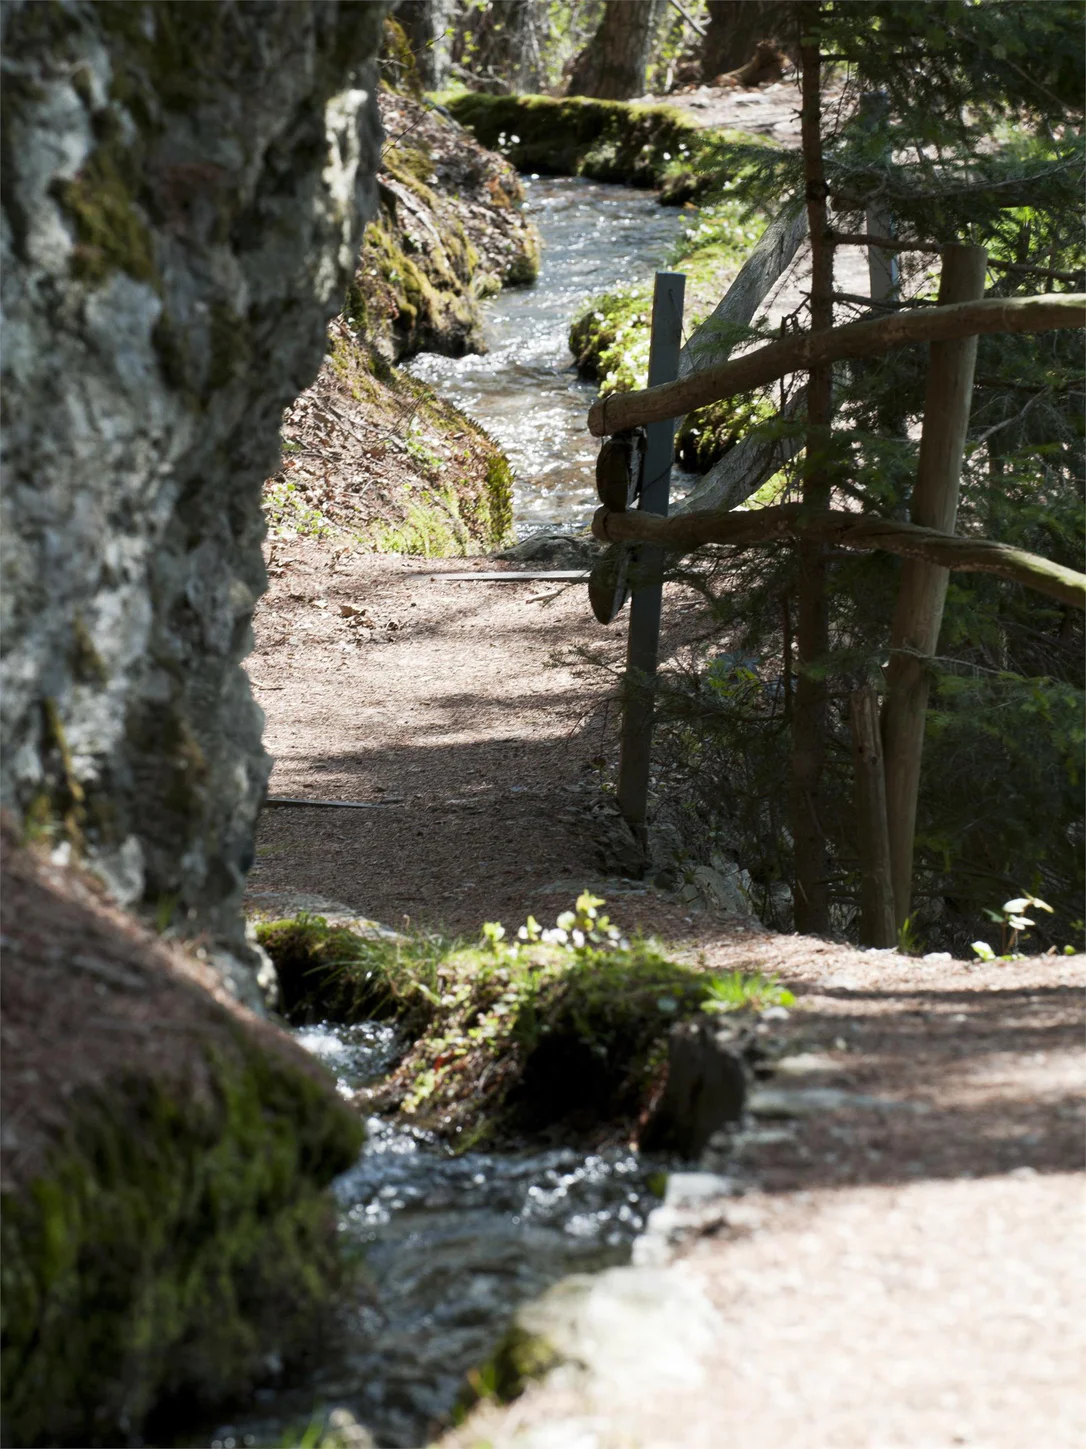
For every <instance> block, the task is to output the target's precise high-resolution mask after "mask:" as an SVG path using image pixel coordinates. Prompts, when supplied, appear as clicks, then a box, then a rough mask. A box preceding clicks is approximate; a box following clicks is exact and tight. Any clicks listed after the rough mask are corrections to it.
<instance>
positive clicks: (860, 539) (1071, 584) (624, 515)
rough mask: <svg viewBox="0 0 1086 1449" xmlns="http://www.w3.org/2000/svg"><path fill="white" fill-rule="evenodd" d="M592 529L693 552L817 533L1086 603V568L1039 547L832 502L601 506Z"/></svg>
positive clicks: (819, 537) (607, 538)
mask: <svg viewBox="0 0 1086 1449" xmlns="http://www.w3.org/2000/svg"><path fill="white" fill-rule="evenodd" d="M592 532H593V533H594V534H595V536H596V537H597V538H599V539H602V540H603V541H604V542H607V543H656V544H659V545H660V546H661V547H662V548H664V549H667V550H669V551H671V552H674V553H688V552H689V551H690V550H691V549H695V548H700V547H701V546H702V545H703V544H707V543H718V544H729V545H731V546H732V547H735V548H751V547H753V546H755V545H757V544H762V543H773V542H774V541H776V540H778V539H782V538H796V539H799V538H805V539H812V540H816V541H818V542H821V543H824V544H835V545H837V546H838V547H839V548H855V549H875V548H877V549H882V550H883V551H884V552H885V553H893V554H898V555H900V556H902V557H904V558H918V559H923V560H925V561H926V562H927V563H933V564H938V565H940V566H941V567H942V568H947V569H954V570H956V571H958V572H960V573H987V574H996V575H997V576H998V577H999V578H1002V579H1006V580H1007V581H1008V582H1010V583H1014V584H1023V585H1024V586H1025V587H1026V588H1029V589H1035V590H1036V591H1037V592H1038V593H1041V594H1047V595H1048V597H1049V598H1052V599H1058V600H1059V602H1060V603H1061V604H1070V605H1071V607H1072V608H1075V609H1083V610H1086V574H1080V573H1076V572H1075V570H1074V569H1069V568H1065V567H1064V566H1063V565H1062V564H1057V563H1052V561H1051V560H1050V559H1046V558H1041V556H1040V555H1039V554H1035V553H1027V552H1026V550H1025V549H1021V548H1013V547H1012V546H1011V545H1010V544H1006V543H996V542H994V541H993V540H992V539H989V538H963V537H961V536H960V535H957V534H950V533H940V532H939V531H938V530H937V529H934V528H921V527H920V526H919V525H917V524H915V523H903V522H899V521H898V520H896V519H886V518H872V517H871V516H870V515H868V514H864V513H845V512H843V511H841V510H836V509H829V508H828V509H805V508H804V507H803V504H802V503H782V504H780V505H779V506H778V507H776V508H757V509H752V510H750V511H749V512H742V513H732V512H727V511H723V510H721V511H717V510H715V509H709V510H706V511H705V512H703V513H682V514H678V515H676V516H675V517H674V518H660V517H657V516H654V515H652V514H649V513H641V512H639V511H632V512H616V511H615V510H614V509H610V508H600V509H597V511H596V516H595V518H594V519H593V520H592Z"/></svg>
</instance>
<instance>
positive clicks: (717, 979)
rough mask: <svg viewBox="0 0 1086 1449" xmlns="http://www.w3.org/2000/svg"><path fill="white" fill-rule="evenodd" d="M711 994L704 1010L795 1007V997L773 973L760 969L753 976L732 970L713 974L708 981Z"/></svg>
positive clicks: (705, 1001) (702, 1005)
mask: <svg viewBox="0 0 1086 1449" xmlns="http://www.w3.org/2000/svg"><path fill="white" fill-rule="evenodd" d="M707 986H708V994H707V996H706V998H705V1000H704V1001H703V1002H702V1003H701V1009H702V1011H708V1012H723V1011H742V1010H743V1009H744V1008H745V1007H750V1008H751V1009H753V1010H754V1011H765V1009H766V1008H767V1007H770V1006H794V1005H795V1004H796V998H795V997H794V996H793V995H792V993H791V992H790V991H789V990H788V989H787V988H786V987H784V986H782V985H781V984H780V982H779V981H778V980H777V979H776V978H775V977H773V976H763V974H762V973H761V972H760V971H755V972H753V973H752V974H751V975H750V976H747V975H744V973H743V972H742V971H732V972H730V973H729V974H728V975H727V976H712V977H710V978H709V981H708V983H707Z"/></svg>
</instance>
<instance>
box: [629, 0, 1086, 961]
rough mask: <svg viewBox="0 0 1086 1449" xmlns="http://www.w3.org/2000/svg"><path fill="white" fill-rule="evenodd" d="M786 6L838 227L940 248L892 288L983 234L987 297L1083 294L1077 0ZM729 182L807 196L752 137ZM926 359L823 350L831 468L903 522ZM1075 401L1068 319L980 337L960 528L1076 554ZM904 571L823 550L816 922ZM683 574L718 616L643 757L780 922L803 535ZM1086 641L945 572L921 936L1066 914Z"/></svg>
mask: <svg viewBox="0 0 1086 1449" xmlns="http://www.w3.org/2000/svg"><path fill="white" fill-rule="evenodd" d="M803 10H804V22H805V25H806V26H807V28H808V30H815V31H816V32H817V36H818V39H819V42H820V45H821V48H822V52H823V54H824V56H826V57H827V58H830V59H832V61H833V62H834V63H835V64H836V65H837V66H839V67H840V68H841V69H839V70H838V72H837V75H838V77H839V78H842V79H843V80H844V93H843V96H842V97H841V98H840V99H839V100H836V101H835V103H834V107H833V110H832V112H827V113H826V114H824V116H823V126H824V149H825V166H826V177H827V184H828V187H829V192H830V198H831V217H832V225H833V227H834V229H835V231H838V232H840V233H845V234H848V233H862V232H864V231H865V230H866V229H867V228H866V220H865V211H866V208H867V206H868V205H869V204H871V203H875V204H877V206H878V208H879V209H880V210H881V211H883V212H885V213H886V214H888V215H889V216H890V217H892V218H893V225H894V228H895V230H896V233H897V236H898V238H899V239H900V240H901V242H902V244H903V245H908V244H909V243H913V244H916V245H920V246H927V247H930V248H932V249H933V250H930V251H925V250H919V251H906V252H904V253H903V254H902V263H903V279H902V287H901V298H900V301H901V304H903V305H924V304H926V303H930V302H931V301H932V300H933V299H934V296H935V291H936V287H937V280H938V255H937V248H938V247H939V246H942V245H947V244H951V243H968V244H973V245H977V244H980V245H984V246H985V247H987V249H988V252H989V258H990V270H989V285H988V289H987V293H986V294H987V295H989V296H1006V297H1012V296H1024V295H1031V294H1035V293H1037V292H1040V291H1057V292H1058V291H1078V290H1082V288H1083V276H1082V268H1083V264H1084V261H1086V252H1084V249H1083V228H1082V209H1081V194H1082V180H1083V151H1082V131H1081V109H1080V108H1081V101H1082V96H1083V89H1084V83H1083V66H1082V56H1083V44H1082V41H1083V12H1082V10H1081V9H1080V7H1079V6H1077V5H1070V4H1063V3H1052V4H1048V5H1044V6H1037V5H1031V4H1024V3H1010V0H1009V3H999V0H992V3H984V4H979V5H965V4H961V3H955V0H947V3H930V4H928V3H924V4H913V3H858V4H856V3H853V4H826V5H823V6H821V7H819V9H818V10H816V9H815V7H814V6H806V7H803ZM871 91H881V92H883V94H884V95H885V96H886V98H887V102H886V106H885V111H884V113H883V114H884V119H881V120H877V121H875V122H872V121H871V120H870V118H864V117H862V116H861V114H860V109H859V98H860V96H861V95H862V94H863V93H865V92H871ZM739 187H740V190H741V192H742V194H743V195H744V197H745V198H746V199H747V200H749V201H750V202H751V203H754V204H758V203H761V204H763V205H764V204H768V203H769V201H770V200H771V199H772V200H776V201H777V203H778V204H779V203H780V200H781V198H787V197H788V196H789V195H790V194H791V195H793V196H795V195H797V194H801V190H802V186H801V165H800V158H799V157H798V156H797V155H795V154H794V153H786V152H779V151H770V150H766V151H764V152H763V153H761V155H759V156H754V157H752V158H751V159H750V164H749V165H748V166H747V168H746V169H745V171H744V173H743V176H742V178H741V180H740V182H739ZM786 204H787V203H786ZM1035 269H1036V270H1035ZM850 308H851V311H850ZM859 315H861V309H860V307H859V305H858V304H857V305H855V306H853V305H852V304H850V303H848V302H847V301H839V303H838V320H850V318H851V316H859ZM800 320H801V325H802V319H800ZM925 371H926V349H920V348H913V349H905V350H901V351H898V352H896V353H893V354H891V355H890V356H888V357H886V358H884V359H880V360H878V361H877V362H870V363H862V364H859V363H854V364H851V365H849V366H839V367H837V368H836V369H835V376H834V408H835V414H836V420H835V428H834V433H833V439H832V447H831V451H830V457H829V466H830V469H831V476H832V483H833V489H834V494H835V497H836V498H837V500H839V501H840V502H841V503H844V502H845V501H846V500H851V502H852V506H856V507H858V508H860V509H862V510H863V511H865V512H870V513H875V514H882V515H883V516H888V517H906V516H907V510H908V500H909V494H910V489H911V485H912V480H913V478H914V477H915V472H916V458H917V447H918V440H919V431H920V424H921V422H922V412H923V402H924V377H925ZM801 384H802V378H800V379H796V380H795V382H794V384H793V386H794V387H798V386H800V385H801ZM1082 400H1083V384H1082V366H1081V337H1080V336H1079V335H1077V334H1071V333H1053V334H1047V335H1045V336H1036V337H1033V336H1030V337H1025V336H1018V337H1008V336H992V337H985V338H982V339H981V341H980V347H979V356H978V363H977V370H976V384H975V391H974V399H973V408H972V417H971V422H970V429H969V438H968V443H967V456H966V462H965V466H964V470H963V478H962V493H961V504H960V510H959V521H958V530H959V532H975V533H977V534H980V535H983V536H986V537H989V538H996V539H999V540H1000V541H1002V542H1005V543H1013V544H1017V545H1019V546H1022V547H1025V548H1028V549H1031V550H1033V551H1035V552H1038V553H1040V554H1043V555H1045V556H1047V557H1048V558H1050V559H1053V560H1054V561H1056V562H1059V563H1063V564H1067V565H1069V566H1070V567H1074V568H1079V567H1081V560H1082V556H1083V543H1084V539H1083V522H1082V518H1083V514H1082V493H1083V474H1084V447H1083V423H1082ZM774 401H775V402H777V403H779V399H776V398H775V399H774ZM763 426H765V427H766V428H767V429H772V428H775V427H776V428H778V429H779V427H780V426H781V425H780V423H779V422H774V421H772V420H771V421H769V422H767V423H766V424H764V425H763ZM801 469H802V464H801V460H797V464H796V465H795V473H794V474H793V473H791V472H788V473H786V474H785V475H778V478H777V479H776V480H774V484H773V488H772V490H771V491H772V493H773V495H774V501H786V500H788V499H789V498H794V497H798V493H799V476H800V473H801ZM899 568H900V566H899V565H898V564H897V563H896V562H895V561H893V560H891V559H889V558H885V557H863V558H855V557H853V558H842V559H840V560H834V561H833V562H832V564H831V567H830V570H829V607H830V619H831V646H830V652H829V654H828V656H827V657H825V658H824V659H821V660H819V661H817V663H816V665H815V668H816V669H817V671H818V672H819V675H820V677H823V678H824V679H825V680H826V681H827V685H828V689H829V695H830V725H829V738H828V741H827V766H826V770H827V780H826V786H827V788H826V791H825V798H826V801H827V802H828V803H827V804H826V806H825V808H824V812H823V817H822V818H821V820H820V824H821V827H822V829H823V831H824V832H825V834H826V837H827V840H828V843H829V848H830V859H831V880H830V889H831V899H832V901H833V903H834V909H833V920H834V924H835V926H836V927H838V928H840V929H845V930H850V929H851V928H852V925H853V923H854V921H855V916H856V909H857V902H858V889H859V880H858V869H859V864H860V861H859V851H858V845H857V841H856V838H855V825H854V818H853V804H852V785H851V765H850V754H851V745H850V738H849V729H848V700H849V696H850V693H851V692H852V690H854V689H856V688H858V687H859V686H860V685H863V684H867V683H874V684H876V685H879V684H881V682H882V678H883V673H882V671H883V667H884V665H885V663H886V660H887V653H886V650H887V641H888V636H889V620H890V617H891V613H892V610H893V602H894V597H895V594H896V581H897V577H898V574H899ZM685 577H687V578H688V579H691V580H692V581H694V582H696V584H697V586H698V587H699V588H701V589H702V590H703V591H704V592H705V594H706V597H707V598H708V599H709V600H710V602H711V605H712V609H713V617H714V624H713V627H712V630H711V640H710V641H709V642H707V643H706V644H705V645H704V646H703V648H702V649H701V651H700V653H698V654H697V655H696V657H693V658H691V659H690V660H689V661H687V667H686V668H685V670H680V671H678V672H676V673H675V674H673V675H672V676H671V677H670V678H669V679H668V680H667V681H666V682H665V683H664V685H662V688H661V701H660V702H661V715H662V721H663V737H662V738H661V739H660V741H659V748H658V754H659V756H660V757H661V758H666V759H668V760H669V761H670V762H671V763H670V765H669V770H671V771H672V772H673V774H674V775H677V776H679V777H680V778H681V780H682V786H683V789H684V790H685V791H686V792H687V798H688V799H690V800H691V802H692V810H691V815H690V820H691V843H692V844H694V842H695V841H700V844H701V846H702V848H704V847H705V846H706V844H707V842H708V841H709V840H712V841H713V842H714V843H716V844H717V845H724V846H726V847H727V848H729V849H731V850H732V852H733V853H735V854H736V855H737V856H738V858H739V859H740V861H741V863H742V864H743V866H745V867H746V868H747V869H748V870H749V871H750V872H751V874H752V876H753V877H754V880H755V882H756V886H757V887H758V888H760V889H761V891H762V893H763V895H764V898H765V904H766V907H767V909H768V910H769V912H770V916H771V918H774V911H775V913H776V914H775V918H774V924H776V925H778V926H782V927H787V926H788V925H790V919H789V917H788V913H787V909H786V907H785V906H784V905H783V904H782V902H783V900H784V899H785V898H784V897H782V894H781V891H780V889H779V884H778V883H779V882H782V881H785V880H787V879H788V878H789V876H790V874H791V862H790V856H791V834H790V826H789V814H788V799H787V788H788V787H787V782H786V780H785V778H784V773H785V772H784V771H782V769H781V764H782V761H783V760H784V759H785V758H786V757H787V754H788V749H789V744H788V741H789V737H790V724H791V708H792V701H793V697H794V683H795V681H794V677H793V672H794V671H793V664H792V652H793V643H792V635H793V630H794V621H795V599H794V595H795V567H794V550H793V549H792V548H785V549H782V550H781V551H780V552H779V553H778V554H777V555H776V556H775V557H774V558H773V559H772V560H771V561H769V560H767V558H766V556H765V554H764V552H763V551H761V550H759V551H758V553H757V554H756V555H740V556H735V555H732V556H729V555H728V553H727V552H726V551H717V552H716V553H715V554H710V553H709V552H708V551H706V555H705V556H703V557H702V558H701V559H700V561H698V562H691V563H690V564H688V565H687V568H686V571H685ZM1082 657H1083V634H1082V618H1081V615H1079V614H1077V613H1075V612H1074V611H1072V610H1069V609H1064V608H1061V607H1060V606H1053V605H1052V604H1050V603H1047V602H1046V601H1045V600H1043V599H1040V598H1038V597H1037V596H1034V595H1027V594H1026V592H1025V591H1023V590H1019V589H1017V588H1013V587H1010V586H1008V585H1005V584H1002V583H999V582H997V581H994V580H991V579H985V578H981V577H979V576H969V577H966V576H961V575H959V576H955V577H954V578H953V580H952V582H951V586H950V592H949V596H948V600H947V606H946V613H945V616H944V623H943V630H942V635H941V640H940V646H939V656H938V658H937V660H936V661H935V665H934V672H935V677H934V680H933V693H932V698H931V708H930V712H929V718H928V728H927V736H926V742H925V751H924V765H923V773H922V779H921V799H920V806H919V817H918V829H917V859H916V881H915V890H914V901H915V902H916V909H915V915H914V922H913V927H914V930H915V932H917V933H918V935H919V938H920V939H922V940H923V942H924V945H925V946H926V947H927V948H929V949H930V948H932V947H936V946H938V947H953V948H955V949H958V950H960V951H962V952H964V953H966V954H967V951H968V943H969V942H970V940H971V939H972V938H973V936H975V934H976V927H977V925H978V922H979V921H980V920H981V919H982V910H983V908H984V907H985V906H990V905H991V904H992V903H993V902H998V901H999V900H1000V899H1002V898H1003V896H1004V895H1008V896H1009V895H1015V894H1021V893H1022V892H1023V891H1027V890H1028V891H1033V892H1036V893H1037V894H1038V895H1040V896H1042V897H1044V899H1045V900H1048V901H1051V902H1052V903H1053V904H1054V906H1055V907H1056V912H1055V915H1054V917H1053V918H1052V920H1051V922H1050V923H1049V921H1048V919H1047V918H1046V922H1045V925H1044V927H1043V928H1042V929H1041V930H1040V931H1039V932H1038V933H1037V940H1038V941H1039V942H1040V943H1041V944H1042V945H1045V944H1048V942H1050V941H1058V942H1061V943H1062V942H1065V941H1067V940H1068V939H1071V938H1074V937H1076V935H1077V933H1079V932H1081V921H1080V920H1077V919H1076V918H1078V917H1080V916H1081V914H1082V910H1081V900H1082V890H1083V874H1082V843H1083V823H1082V807H1081V797H1082V787H1081V753H1082V743H1083V730H1082V724H1081V721H1082V702H1083V692H1082V691H1083V684H1084V679H1083V667H1082ZM677 783H678V781H677V780H673V781H672V788H674V787H675V785H676V784H677ZM695 848H696V847H695ZM1035 944H1036V942H1035Z"/></svg>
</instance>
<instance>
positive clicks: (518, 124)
mask: <svg viewBox="0 0 1086 1449" xmlns="http://www.w3.org/2000/svg"><path fill="white" fill-rule="evenodd" d="M442 99H443V101H444V103H445V105H446V106H447V107H448V109H449V110H450V111H451V112H452V114H453V115H454V116H455V117H456V119H457V120H458V121H459V122H460V123H461V124H462V125H464V126H467V127H468V129H469V130H470V131H471V132H473V134H474V135H475V137H476V138H477V139H478V140H479V141H481V142H482V144H483V145H484V146H489V147H491V148H492V149H494V150H497V151H500V152H501V153H502V155H504V156H507V157H508V158H509V160H510V161H512V163H513V165H514V166H516V167H517V169H518V170H520V171H538V172H540V173H542V174H544V175H552V176H587V177H590V178H591V179H592V180H594V181H617V182H624V183H625V184H627V185H630V186H658V187H660V188H662V191H661V199H662V200H664V201H669V202H676V203H677V202H683V201H689V200H692V199H694V198H695V197H697V196H701V195H703V194H705V193H706V192H709V191H713V190H717V189H719V188H720V187H721V186H722V185H724V183H725V182H726V181H728V180H729V179H730V178H731V177H732V176H734V175H735V173H736V171H737V169H738V168H739V167H740V166H741V165H742V158H743V155H744V153H746V152H748V151H749V149H750V148H751V145H752V142H751V138H750V137H749V136H747V135H743V134H742V133H740V132H731V131H709V130H705V129H702V128H699V127H698V126H695V125H693V124H691V122H690V120H689V119H688V118H687V117H686V116H685V115H683V113H682V112H681V111H679V110H677V109H676V108H675V107H673V106H666V105H638V104H636V103H630V102H628V101H595V100H589V99H586V98H585V97H583V96H574V97H570V98H568V99H565V100H556V99H554V98H553V97H552V96H523V95H513V96H491V95H484V94H482V93H481V92H475V91H469V92H465V93H463V94H460V95H451V96H444V97H442ZM754 144H756V143H754Z"/></svg>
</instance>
